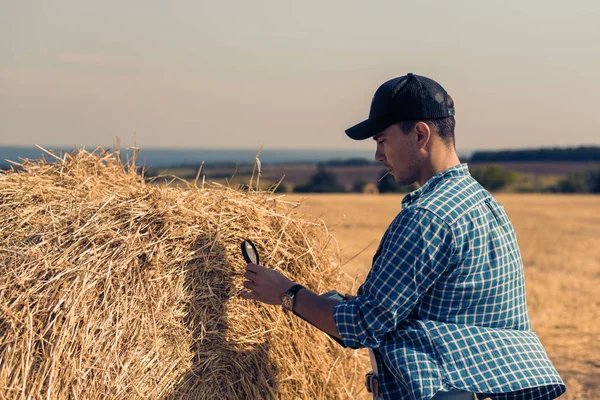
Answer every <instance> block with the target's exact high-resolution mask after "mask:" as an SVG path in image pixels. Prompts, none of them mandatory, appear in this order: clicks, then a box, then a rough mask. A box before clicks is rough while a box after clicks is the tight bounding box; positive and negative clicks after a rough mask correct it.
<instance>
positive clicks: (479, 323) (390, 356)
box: [334, 164, 565, 400]
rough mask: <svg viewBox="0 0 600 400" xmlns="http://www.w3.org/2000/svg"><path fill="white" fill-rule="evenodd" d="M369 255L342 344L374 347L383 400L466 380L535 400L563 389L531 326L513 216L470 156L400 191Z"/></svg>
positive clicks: (342, 322)
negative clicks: (474, 173) (398, 206)
mask: <svg viewBox="0 0 600 400" xmlns="http://www.w3.org/2000/svg"><path fill="white" fill-rule="evenodd" d="M373 260H374V261H373V266H372V268H371V271H370V272H369V274H368V276H367V278H366V281H365V283H364V284H363V285H361V287H360V288H359V290H358V293H357V297H356V298H355V299H353V300H347V301H342V302H340V303H339V304H338V305H336V307H335V310H334V319H335V323H336V326H337V329H338V331H339V333H340V335H341V337H342V340H343V342H344V345H345V346H347V347H351V348H361V347H370V348H373V349H375V350H374V351H375V356H376V360H377V366H378V368H377V369H378V371H379V384H380V388H381V390H382V392H383V395H384V398H385V399H411V400H419V399H431V398H432V397H433V396H434V395H435V394H436V393H437V392H438V391H449V390H451V389H460V390H465V391H468V392H473V393H477V394H478V398H481V399H483V398H485V397H490V398H492V399H507V400H508V399H522V400H534V399H553V398H556V397H558V396H560V395H561V394H562V393H563V392H564V391H565V385H564V383H563V381H562V380H561V378H560V376H559V375H558V373H557V371H556V369H555V368H554V366H553V365H552V363H551V362H550V360H549V359H548V356H547V355H546V352H545V351H544V347H543V346H542V344H541V343H540V341H539V339H538V338H537V336H536V334H535V333H533V332H532V331H531V330H530V329H531V328H530V322H529V316H528V314H527V303H526V299H525V282H524V277H523V263H522V260H521V254H520V252H519V247H518V245H517V239H516V236H515V232H514V230H513V227H512V224H511V222H510V221H509V219H508V217H507V215H506V212H505V211H504V208H503V207H502V205H501V204H500V203H498V202H497V201H496V200H495V199H494V198H493V197H492V196H491V195H490V194H489V193H488V192H487V191H486V190H485V189H484V188H483V187H482V186H481V185H479V183H477V181H475V180H474V179H473V178H472V177H471V175H470V174H469V170H468V168H467V165H466V164H460V165H457V166H455V167H452V168H450V169H447V170H446V171H444V172H441V173H439V174H437V175H435V176H433V177H432V178H431V179H429V180H428V181H427V183H426V184H425V185H423V187H422V188H420V189H419V190H416V191H414V192H412V193H410V194H408V195H407V196H406V197H405V198H404V199H403V201H402V211H401V212H400V213H399V214H398V216H397V217H396V218H395V219H394V221H393V222H392V223H391V225H390V226H389V228H388V229H387V231H386V233H385V235H384V236H383V238H382V240H381V243H380V245H379V248H378V250H377V253H376V255H375V257H374V259H373Z"/></svg>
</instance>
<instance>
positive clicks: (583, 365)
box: [286, 194, 600, 400]
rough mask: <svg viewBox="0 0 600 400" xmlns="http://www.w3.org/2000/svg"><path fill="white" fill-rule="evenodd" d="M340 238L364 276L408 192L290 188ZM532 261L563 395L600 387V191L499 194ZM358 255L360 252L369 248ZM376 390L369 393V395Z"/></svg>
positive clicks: (530, 271)
mask: <svg viewBox="0 0 600 400" xmlns="http://www.w3.org/2000/svg"><path fill="white" fill-rule="evenodd" d="M286 197H287V198H289V199H290V200H296V201H298V200H300V199H303V198H304V199H305V201H304V202H303V204H302V206H301V208H300V211H302V212H306V213H309V214H311V215H314V216H318V217H320V218H322V219H323V220H324V221H325V222H326V223H327V225H328V227H329V229H330V232H331V233H332V234H333V235H334V236H335V237H336V238H337V239H338V242H339V246H340V251H341V255H342V261H343V264H344V265H343V267H342V269H343V271H345V272H346V273H347V274H349V275H350V276H352V277H354V278H355V279H356V284H359V283H362V282H363V281H364V278H365V276H366V273H367V272H368V270H369V268H370V262H371V258H372V256H373V253H374V252H375V250H376V247H377V243H378V241H379V239H380V238H381V236H382V235H383V232H384V231H385V229H386V227H387V225H388V224H389V222H390V221H391V220H392V219H393V217H394V216H395V215H396V213H397V212H398V211H399V210H400V207H401V205H400V202H401V200H402V195H378V196H368V195H356V194H339V195H332V194H328V195H316V194H311V195H305V196H300V195H287V196H286ZM496 197H497V199H498V200H499V201H500V202H501V203H503V204H504V206H505V208H506V210H507V212H508V215H509V217H510V218H511V220H512V222H513V224H514V226H515V230H516V233H517V237H518V240H519V246H520V248H521V253H522V256H523V261H524V265H525V277H526V285H527V295H528V307H529V313H530V316H531V320H532V326H533V330H534V331H535V332H536V333H537V334H538V335H539V336H540V338H541V340H542V343H543V344H544V346H545V348H546V351H547V352H548V355H549V356H550V358H551V360H552V361H553V362H554V365H555V366H556V367H557V369H558V370H559V372H560V373H561V376H562V377H563V379H564V380H565V382H566V383H567V393H566V394H565V395H563V396H562V397H561V399H563V398H564V399H570V400H575V399H577V400H584V399H585V400H587V399H595V398H598V393H599V392H600V296H598V288H600V197H598V196H591V195H589V196H586V195H530V194H527V195H525V194H521V195H518V194H499V195H497V196H496ZM365 248H366V250H365V251H364V252H362V253H361V254H359V255H357V253H358V252H360V251H361V250H363V249H365ZM367 398H368V397H365V399H367Z"/></svg>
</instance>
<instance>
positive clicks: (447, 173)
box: [402, 163, 469, 208]
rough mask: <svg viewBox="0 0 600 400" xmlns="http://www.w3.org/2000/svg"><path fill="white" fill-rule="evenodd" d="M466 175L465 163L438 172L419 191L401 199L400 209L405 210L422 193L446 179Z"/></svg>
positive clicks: (467, 172)
mask: <svg viewBox="0 0 600 400" xmlns="http://www.w3.org/2000/svg"><path fill="white" fill-rule="evenodd" d="M468 175H469V167H468V166H467V164H466V163H462V164H458V165H455V166H454V167H450V168H448V169H447V170H444V171H442V172H438V173H437V174H435V175H434V176H432V177H431V178H429V179H428V180H427V182H425V184H424V185H423V186H421V187H420V188H419V189H417V190H415V191H413V192H410V193H409V194H407V195H406V196H404V198H403V199H402V208H405V207H406V206H408V205H410V204H411V203H413V202H414V201H416V200H417V199H418V198H419V197H421V195H422V194H423V193H426V192H428V191H429V190H433V189H434V188H435V187H436V186H437V184H438V183H440V182H442V181H445V180H447V179H451V178H457V177H460V176H468Z"/></svg>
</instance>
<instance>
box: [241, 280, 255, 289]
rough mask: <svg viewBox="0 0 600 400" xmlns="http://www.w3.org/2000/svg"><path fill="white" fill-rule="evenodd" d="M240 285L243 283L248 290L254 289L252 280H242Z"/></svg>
mask: <svg viewBox="0 0 600 400" xmlns="http://www.w3.org/2000/svg"><path fill="white" fill-rule="evenodd" d="M242 285H244V287H245V288H246V289H250V290H254V289H256V283H254V282H252V281H244V283H243V284H242Z"/></svg>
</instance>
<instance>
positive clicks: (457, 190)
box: [414, 175, 492, 225]
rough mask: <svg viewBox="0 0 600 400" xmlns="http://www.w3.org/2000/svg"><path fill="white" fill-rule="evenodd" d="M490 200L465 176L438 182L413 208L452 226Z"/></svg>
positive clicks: (484, 191) (483, 191)
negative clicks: (433, 215)
mask: <svg viewBox="0 0 600 400" xmlns="http://www.w3.org/2000/svg"><path fill="white" fill-rule="evenodd" d="M490 199H492V196H491V194H490V193H489V192H488V191H487V190H485V189H484V188H483V187H482V186H481V185H480V184H479V183H478V182H477V181H476V180H475V179H474V178H473V177H471V176H470V175H467V176H460V177H453V178H450V179H446V180H444V181H442V182H439V183H438V184H437V185H436V186H435V187H433V188H431V189H429V190H427V191H426V192H424V193H423V194H422V195H421V197H420V198H419V199H418V201H417V202H416V204H414V207H417V208H421V209H424V210H428V211H430V212H431V213H433V214H435V215H437V216H438V217H439V218H441V219H442V220H444V221H445V222H446V223H448V224H450V225H453V224H454V223H455V222H456V221H457V220H458V219H460V218H461V217H462V216H464V215H465V214H466V213H468V212H469V210H471V209H472V208H474V207H476V206H478V205H479V204H482V203H483V202H484V201H489V200H490Z"/></svg>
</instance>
